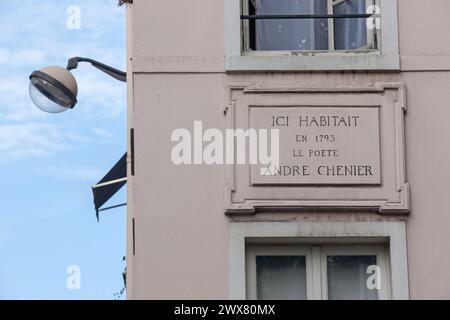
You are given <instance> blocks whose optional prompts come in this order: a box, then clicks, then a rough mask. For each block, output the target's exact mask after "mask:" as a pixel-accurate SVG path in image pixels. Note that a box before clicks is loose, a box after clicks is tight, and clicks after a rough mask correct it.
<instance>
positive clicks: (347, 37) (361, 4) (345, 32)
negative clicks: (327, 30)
mask: <svg viewBox="0 0 450 320" xmlns="http://www.w3.org/2000/svg"><path fill="white" fill-rule="evenodd" d="M364 13H366V0H348V1H346V2H344V3H342V4H340V5H337V6H335V7H334V14H338V15H341V14H364ZM365 45H367V29H366V19H365V18H360V19H335V20H334V47H335V50H355V49H359V48H361V47H364V46H365Z"/></svg>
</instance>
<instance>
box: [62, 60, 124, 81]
mask: <svg viewBox="0 0 450 320" xmlns="http://www.w3.org/2000/svg"><path fill="white" fill-rule="evenodd" d="M78 62H89V63H90V64H91V65H92V66H93V67H95V68H97V69H98V70H100V71H103V72H104V73H106V74H107V75H109V76H111V77H113V78H114V79H116V80H119V81H122V82H126V81H127V73H126V72H124V71H120V70H118V69H115V68H113V67H110V66H108V65H106V64H103V63H101V62H98V61H96V60H94V59H90V58H82V57H73V58H70V59H69V61H68V62H67V70H72V69H76V68H77V67H78Z"/></svg>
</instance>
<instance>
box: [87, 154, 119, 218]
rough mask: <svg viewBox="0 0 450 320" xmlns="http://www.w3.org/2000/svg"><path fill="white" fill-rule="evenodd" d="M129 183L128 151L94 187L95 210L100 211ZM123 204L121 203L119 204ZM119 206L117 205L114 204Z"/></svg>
mask: <svg viewBox="0 0 450 320" xmlns="http://www.w3.org/2000/svg"><path fill="white" fill-rule="evenodd" d="M126 183H127V153H125V154H124V155H123V156H122V158H120V160H119V161H117V163H116V164H115V165H114V167H112V168H111V170H109V172H108V173H107V174H106V175H105V176H104V177H103V179H102V180H100V181H99V182H98V183H97V184H96V185H95V186H93V187H92V192H93V194H94V205H95V212H96V215H97V220H98V218H99V217H98V213H99V211H102V209H100V208H101V206H103V205H104V204H105V203H106V202H107V201H108V200H109V199H110V198H111V197H112V196H113V195H114V194H115V193H116V192H117V191H119V190H120V188H122V187H123V186H124V185H125V184H126ZM119 206H121V205H119ZM113 207H117V206H113Z"/></svg>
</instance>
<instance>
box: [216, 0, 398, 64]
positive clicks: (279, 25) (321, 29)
mask: <svg viewBox="0 0 450 320" xmlns="http://www.w3.org/2000/svg"><path fill="white" fill-rule="evenodd" d="M224 7H225V67H226V70H227V71H258V70H260V71H285V70H292V71H311V70H319V71H330V70H398V69H399V68H400V57H399V51H398V27H397V0H227V1H224Z"/></svg>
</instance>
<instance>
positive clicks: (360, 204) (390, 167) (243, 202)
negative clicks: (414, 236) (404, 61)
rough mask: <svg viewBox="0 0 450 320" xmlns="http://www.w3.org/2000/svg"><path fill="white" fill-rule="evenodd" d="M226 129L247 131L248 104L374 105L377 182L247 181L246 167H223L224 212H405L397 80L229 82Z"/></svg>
mask: <svg viewBox="0 0 450 320" xmlns="http://www.w3.org/2000/svg"><path fill="white" fill-rule="evenodd" d="M228 102H229V103H228V106H227V112H226V128H227V129H238V128H240V129H244V130H246V129H248V128H249V126H250V122H251V121H250V120H251V119H250V108H251V107H255V106H257V107H271V108H277V107H302V106H307V107H314V108H321V107H368V108H370V107H376V108H379V110H380V116H379V126H380V128H379V133H380V137H379V140H380V156H381V160H380V162H381V184H377V185H280V184H274V185H254V184H253V185H252V183H251V181H250V177H251V173H250V170H251V166H250V165H242V164H235V165H230V166H227V168H228V169H227V170H228V171H227V185H226V188H225V211H226V214H253V213H255V212H259V211H267V210H280V211H285V210H289V211H297V210H302V211H304V210H314V211H315V212H316V211H318V210H334V209H356V210H370V211H378V212H380V213H409V210H410V208H409V185H408V183H407V181H406V172H405V170H406V169H405V136H404V129H405V127H404V116H405V113H406V94H405V86H404V84H403V83H402V82H394V83H385V82H383V83H381V82H380V83H375V84H373V85H368V86H357V87H356V86H352V87H335V88H305V87H282V88H268V87H261V86H240V85H236V86H231V87H230V88H229V101H228Z"/></svg>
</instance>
